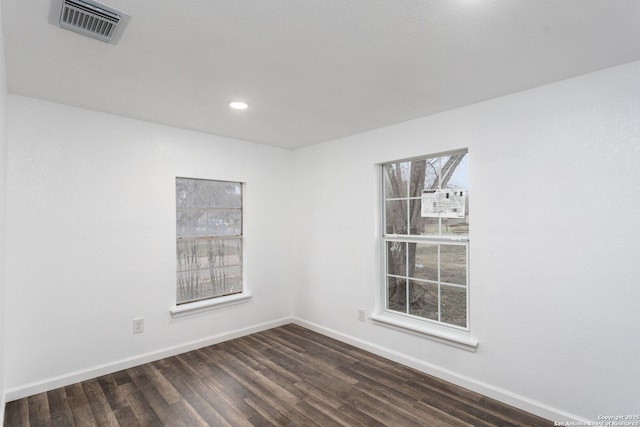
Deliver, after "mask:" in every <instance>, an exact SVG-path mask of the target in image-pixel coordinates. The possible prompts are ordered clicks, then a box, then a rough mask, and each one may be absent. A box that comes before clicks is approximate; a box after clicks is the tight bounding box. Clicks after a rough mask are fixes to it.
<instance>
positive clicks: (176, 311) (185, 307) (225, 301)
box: [169, 292, 251, 317]
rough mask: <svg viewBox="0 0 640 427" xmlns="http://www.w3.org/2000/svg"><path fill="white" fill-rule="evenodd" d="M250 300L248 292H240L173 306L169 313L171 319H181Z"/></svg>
mask: <svg viewBox="0 0 640 427" xmlns="http://www.w3.org/2000/svg"><path fill="white" fill-rule="evenodd" d="M250 299H251V294H250V293H249V292H242V293H239V294H233V295H226V296H223V297H216V298H209V299H205V300H201V301H195V302H188V303H184V304H180V305H175V306H173V307H172V308H171V309H169V311H170V312H171V317H183V316H189V315H191V314H197V313H202V312H203V311H209V310H216V309H219V308H224V307H229V306H231V305H236V304H241V303H245V302H249V300H250Z"/></svg>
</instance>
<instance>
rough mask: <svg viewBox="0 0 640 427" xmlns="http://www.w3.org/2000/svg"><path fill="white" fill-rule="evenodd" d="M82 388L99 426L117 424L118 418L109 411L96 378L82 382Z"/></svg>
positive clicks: (105, 398)
mask: <svg viewBox="0 0 640 427" xmlns="http://www.w3.org/2000/svg"><path fill="white" fill-rule="evenodd" d="M82 388H83V389H84V392H85V394H86V395H87V401H88V402H89V406H90V407H91V412H92V413H93V416H94V417H95V420H96V424H98V425H101V426H113V427H117V426H119V424H118V420H117V419H116V417H115V415H114V414H113V412H112V411H111V407H110V406H109V402H108V401H107V397H106V396H105V395H104V393H103V392H102V388H101V387H100V384H99V383H98V380H97V379H92V380H88V381H83V382H82Z"/></svg>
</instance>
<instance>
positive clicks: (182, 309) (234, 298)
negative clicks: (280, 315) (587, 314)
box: [169, 176, 252, 318]
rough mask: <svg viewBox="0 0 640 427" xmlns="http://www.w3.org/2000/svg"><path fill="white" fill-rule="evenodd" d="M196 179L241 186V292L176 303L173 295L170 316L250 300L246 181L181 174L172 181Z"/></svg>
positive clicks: (194, 312) (181, 315) (189, 313)
mask: <svg viewBox="0 0 640 427" xmlns="http://www.w3.org/2000/svg"><path fill="white" fill-rule="evenodd" d="M180 178H183V179H197V180H203V181H219V182H232V183H235V184H240V186H241V203H242V205H241V222H242V225H241V229H242V231H241V234H240V238H241V240H242V265H241V268H242V292H239V293H235V294H231V295H222V296H213V297H210V298H206V299H202V300H198V301H192V302H185V303H180V304H178V303H177V296H176V297H175V300H176V303H175V304H174V305H173V306H172V307H171V308H170V309H169V312H170V313H171V316H172V317H174V318H175V317H183V316H188V315H191V314H196V313H201V312H203V311H208V310H213V309H219V308H223V307H228V306H232V305H236V304H240V303H244V302H247V301H249V300H250V298H251V296H252V295H251V292H250V291H249V289H248V287H247V278H246V277H247V274H246V273H247V271H246V257H245V255H246V237H245V227H244V224H245V207H246V200H245V197H246V183H245V182H242V181H233V180H221V179H213V178H189V177H183V176H177V177H175V180H174V183H175V182H176V180H177V179H180ZM177 240H178V239H176V244H177ZM176 267H177V266H176ZM174 271H176V272H177V268H175V269H174ZM172 289H173V293H174V295H175V293H176V283H175V280H174V281H173V288H172Z"/></svg>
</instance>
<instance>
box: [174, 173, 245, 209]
mask: <svg viewBox="0 0 640 427" xmlns="http://www.w3.org/2000/svg"><path fill="white" fill-rule="evenodd" d="M176 204H177V206H178V207H212V206H215V207H219V208H241V207H242V185H241V184H240V183H239V182H226V181H211V180H206V179H190V178H176Z"/></svg>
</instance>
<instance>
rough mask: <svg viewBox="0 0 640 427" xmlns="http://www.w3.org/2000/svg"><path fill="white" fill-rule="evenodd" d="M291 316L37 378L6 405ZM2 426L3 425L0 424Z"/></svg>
mask: <svg viewBox="0 0 640 427" xmlns="http://www.w3.org/2000/svg"><path fill="white" fill-rule="evenodd" d="M291 322H292V319H291V318H283V319H279V320H275V321H272V322H266V323H261V324H259V325H255V326H251V327H248V328H244V329H238V330H236V331H232V332H225V333H223V334H219V335H214V336H210V337H207V338H204V339H201V340H197V341H192V342H188V343H185V344H180V345H176V346H173V347H167V348H164V349H161V350H158V351H153V352H150V353H145V354H141V355H137V356H133V357H130V358H127V359H122V360H118V361H116V362H113V363H108V364H104V365H100V366H95V367H93V368H88V369H83V370H80V371H75V372H72V373H69V374H65V375H60V376H56V377H52V378H48V379H45V380H42V381H36V382H33V383H29V384H25V385H21V386H18V387H13V388H10V389H7V390H5V393H3V395H2V398H3V405H2V408H3V410H4V402H5V401H7V402H11V401H13V400H17V399H22V398H23V397H27V396H32V395H34V394H38V393H42V392H45V391H49V390H54V389H56V388H59V387H65V386H68V385H71V384H75V383H77V382H80V381H85V380H89V379H92V378H96V377H99V376H102V375H107V374H112V373H114V372H118V371H121V370H123V369H129V368H133V367H134V366H139V365H142V364H145V363H149V362H154V361H156V360H160V359H163V358H165V357H170V356H175V355H177V354H181V353H185V352H187V351H192V350H196V349H198V348H202V347H207V346H210V345H213V344H218V343H221V342H224V341H229V340H232V339H234V338H239V337H243V336H245V335H250V334H253V333H256V332H260V331H265V330H267V329H271V328H276V327H278V326H282V325H286V324H288V323H291ZM0 425H2V424H0Z"/></svg>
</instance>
